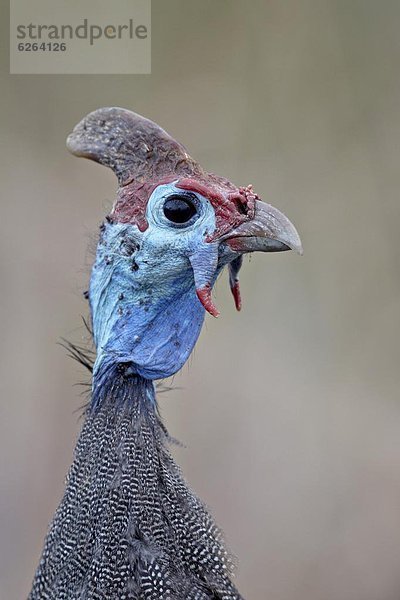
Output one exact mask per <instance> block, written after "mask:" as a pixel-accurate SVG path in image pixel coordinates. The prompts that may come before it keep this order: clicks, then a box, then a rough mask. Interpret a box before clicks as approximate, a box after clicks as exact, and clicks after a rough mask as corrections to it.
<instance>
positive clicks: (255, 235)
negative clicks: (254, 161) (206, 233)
mask: <svg viewBox="0 0 400 600" xmlns="http://www.w3.org/2000/svg"><path fill="white" fill-rule="evenodd" d="M219 244H225V245H226V246H227V247H228V249H229V250H230V251H231V252H232V253H234V254H233V258H232V260H231V261H230V262H229V284H230V288H231V291H232V295H233V298H234V301H235V305H236V308H237V310H240V309H241V307H242V301H241V297H240V288H239V271H240V268H241V266H242V260H243V254H246V253H248V252H282V251H283V250H294V251H295V252H297V254H303V247H302V245H301V240H300V236H299V234H298V233H297V231H296V228H295V227H294V225H293V224H292V223H291V222H290V221H289V219H288V218H287V217H286V216H285V215H284V214H283V213H281V211H280V210H278V209H277V208H275V207H273V206H271V205H270V204H266V203H265V202H261V201H260V200H256V202H255V214H254V217H253V219H251V220H249V221H245V222H244V223H242V224H241V225H239V226H238V227H235V229H232V230H231V231H229V232H228V233H226V234H224V235H223V236H221V237H220V238H218V240H216V241H214V242H213V243H212V244H211V243H210V244H206V246H204V247H203V248H202V249H201V250H200V251H199V250H197V251H196V252H195V253H193V254H191V255H190V257H189V259H190V262H191V264H192V267H193V272H194V278H195V284H196V293H197V296H198V298H199V300H200V302H201V304H202V305H203V306H204V308H205V309H206V310H207V311H208V312H209V313H210V314H211V315H213V316H214V317H217V316H218V315H219V312H218V309H217V308H216V306H215V305H214V303H213V301H212V297H211V291H212V280H213V277H214V274H215V271H216V268H217V258H218V245H219ZM235 255H236V256H235Z"/></svg>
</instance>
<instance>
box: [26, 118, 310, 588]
mask: <svg viewBox="0 0 400 600" xmlns="http://www.w3.org/2000/svg"><path fill="white" fill-rule="evenodd" d="M67 145H68V148H69V150H70V151H71V152H72V153H73V154H75V155H77V156H83V157H86V158H90V159H92V160H95V161H97V162H99V163H101V164H103V165H106V166H108V167H110V168H111V169H112V170H113V171H114V172H115V174H116V175H117V177H118V183H119V188H118V192H117V198H116V201H115V203H114V206H113V208H112V210H111V213H110V214H109V215H108V216H107V217H106V219H105V222H104V224H102V226H101V228H100V239H99V242H98V247H97V254H96V260H95V263H94V266H93V270H92V274H91V279H90V289H89V301H90V310H91V325H92V329H93V339H94V344H95V347H96V359H95V362H94V366H93V380H92V392H91V399H90V403H89V405H88V408H87V410H86V414H85V421H84V424H83V428H82V431H81V434H80V437H79V440H78V443H77V447H76V451H75V457H74V461H73V464H72V467H71V469H70V472H69V475H68V478H67V483H66V490H65V494H64V497H63V499H62V500H61V504H60V506H59V507H58V509H57V512H56V514H55V517H54V520H53V522H52V524H51V526H50V529H49V532H48V535H47V538H46V541H45V545H44V550H43V554H42V557H41V560H40V564H39V566H38V569H37V572H36V575H35V579H34V582H33V588H32V591H31V594H30V598H31V600H39V599H40V600H42V599H51V600H64V599H65V600H73V599H76V600H78V599H99V600H100V599H104V600H105V599H107V600H112V599H118V600H124V599H126V600H128V599H131V600H164V599H165V600H166V599H169V600H177V599H187V600H206V599H224V600H228V599H232V600H233V599H239V598H241V596H240V594H239V593H238V591H237V590H236V588H235V586H234V584H233V583H232V581H231V575H232V573H231V563H230V560H229V555H228V553H227V552H226V550H225V548H224V545H223V541H222V538H221V534H220V532H219V530H218V528H217V527H216V525H215V524H214V522H213V520H212V518H211V516H210V515H209V513H208V512H207V510H206V508H205V507H204V505H203V504H202V502H201V501H200V500H199V499H198V498H197V497H196V496H195V495H194V494H193V493H192V491H191V490H190V488H189V487H188V485H187V483H186V482H185V480H184V479H183V477H182V474H181V472H180V470H179V468H178V467H177V466H176V464H175V462H174V460H173V459H172V456H171V454H170V452H169V449H168V442H169V437H168V433H167V431H166V429H165V427H164V425H163V423H162V422H161V420H160V417H159V414H158V411H157V401H156V395H155V388H154V384H153V381H154V380H158V379H163V378H165V377H169V376H170V375H173V374H174V373H176V372H177V371H178V370H179V369H180V368H181V367H182V365H183V364H184V363H185V361H186V360H187V358H188V357H189V355H190V353H191V351H192V349H193V347H194V344H195V342H196V340H197V338H198V335H199V333H200V329H201V327H202V323H203V320H204V315H205V311H208V312H209V313H211V314H212V315H214V316H217V315H218V311H217V309H216V307H215V305H214V303H213V301H212V297H211V290H212V286H213V284H214V283H215V280H216V279H217V277H218V274H219V273H220V272H221V271H222V269H223V268H224V266H226V265H227V266H228V268H229V275H230V285H231V289H232V293H233V296H234V299H235V303H236V307H237V308H238V309H240V304H241V301H240V293H239V283H238V272H239V269H240V267H241V262H242V256H243V254H244V253H247V252H254V251H257V250H260V251H263V252H274V251H279V250H289V249H294V250H296V251H297V252H301V243H300V239H299V236H298V234H297V232H296V230H295V228H294V227H293V225H292V224H291V223H290V221H289V220H288V219H287V218H286V217H285V216H284V215H283V214H282V213H281V212H279V211H278V210H277V209H275V208H273V207H272V206H270V205H268V204H265V203H263V202H261V201H260V199H259V197H258V196H257V194H255V193H254V192H253V189H252V187H251V186H247V187H239V188H238V187H236V186H235V185H233V184H232V183H230V182H229V181H227V180H226V179H224V178H222V177H218V176H216V175H213V174H210V173H207V172H205V171H204V170H203V169H202V168H201V167H200V165H199V164H198V163H197V162H195V161H194V160H193V159H192V158H191V157H190V156H189V155H188V154H187V152H186V150H185V149H184V148H183V146H182V145H181V144H179V143H178V142H176V141H175V140H174V139H173V138H171V137H170V136H169V135H168V134H167V133H166V132H165V131H164V130H162V129H161V128H160V127H158V126H157V125H156V124H155V123H153V122H152V121H149V120H148V119H145V118H143V117H141V116H139V115H137V114H135V113H132V112H130V111H127V110H124V109H121V108H102V109H99V110H96V111H95V112H93V113H91V114H89V115H88V116H87V117H85V118H84V119H83V120H82V121H81V122H80V123H79V124H78V125H77V126H76V127H75V129H74V130H73V132H72V133H71V135H70V136H69V137H68V141H67Z"/></svg>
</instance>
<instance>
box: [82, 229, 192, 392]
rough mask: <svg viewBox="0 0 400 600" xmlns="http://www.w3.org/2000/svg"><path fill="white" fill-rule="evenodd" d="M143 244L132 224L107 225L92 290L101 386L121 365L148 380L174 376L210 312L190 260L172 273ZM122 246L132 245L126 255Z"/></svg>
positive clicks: (93, 321) (92, 280)
mask: <svg viewBox="0 0 400 600" xmlns="http://www.w3.org/2000/svg"><path fill="white" fill-rule="evenodd" d="M128 242H129V244H128ZM140 244H141V239H140V238H138V237H135V233H134V228H133V227H132V226H131V225H130V226H128V225H121V224H112V225H110V224H105V225H104V228H103V230H102V234H101V237H100V241H99V244H98V248H97V253H96V261H95V264H94V266H93V269H92V275H91V280H90V290H89V296H90V307H91V316H92V324H93V334H94V342H95V345H96V349H97V357H96V362H95V365H94V378H95V381H94V383H95V385H96V379H97V380H98V382H99V381H100V382H101V385H103V381H104V379H108V378H109V376H108V371H109V369H110V366H111V367H112V365H113V364H115V363H116V362H120V363H121V362H122V363H128V362H129V363H131V367H132V372H134V373H136V374H137V375H140V376H142V377H144V378H146V379H151V380H156V379H164V378H166V377H170V376H171V375H173V374H174V373H176V372H177V371H178V370H179V369H180V368H181V367H182V366H183V364H184V363H185V362H186V361H187V359H188V357H189V355H190V353H191V351H192V349H193V347H194V345H195V343H196V341H197V338H198V336H199V334H200V330H201V327H202V324H203V321H204V308H203V307H202V305H201V304H200V302H199V300H198V299H197V296H196V292H195V284H194V279H193V272H192V269H191V266H190V263H189V260H187V265H186V266H185V268H182V272H181V273H180V274H179V276H178V275H176V273H172V274H171V273H169V272H168V269H167V268H165V267H164V266H163V265H162V264H159V263H158V262H157V261H155V259H154V256H153V255H152V254H151V253H149V252H145V250H144V249H143V247H142V246H141V245H140ZM121 245H122V248H124V247H125V246H127V245H128V248H127V249H126V250H125V253H123V252H122V250H121ZM124 245H125V246H124ZM126 254H128V255H126Z"/></svg>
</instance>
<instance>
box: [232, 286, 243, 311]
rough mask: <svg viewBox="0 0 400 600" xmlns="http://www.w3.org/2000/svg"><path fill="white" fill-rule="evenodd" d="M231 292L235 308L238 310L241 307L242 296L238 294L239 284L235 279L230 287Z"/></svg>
mask: <svg viewBox="0 0 400 600" xmlns="http://www.w3.org/2000/svg"><path fill="white" fill-rule="evenodd" d="M231 292H232V296H233V299H234V300H235V306H236V310H240V309H241V308H242V297H241V295H240V286H239V282H238V281H235V283H234V284H233V286H232V287H231Z"/></svg>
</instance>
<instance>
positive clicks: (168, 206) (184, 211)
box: [164, 196, 196, 223]
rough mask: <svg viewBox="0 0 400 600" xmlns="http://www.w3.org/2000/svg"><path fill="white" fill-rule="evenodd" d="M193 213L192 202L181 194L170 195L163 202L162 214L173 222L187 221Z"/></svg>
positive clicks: (194, 211)
mask: <svg viewBox="0 0 400 600" xmlns="http://www.w3.org/2000/svg"><path fill="white" fill-rule="evenodd" d="M195 214H196V207H195V206H194V204H193V203H192V202H191V201H190V200H189V199H187V198H184V197H182V196H171V197H170V198H168V199H167V200H166V201H165V203H164V215H165V216H166V217H167V219H168V220H169V221H172V222H173V223H187V222H188V221H190V219H191V218H192V217H193V215H195Z"/></svg>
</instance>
